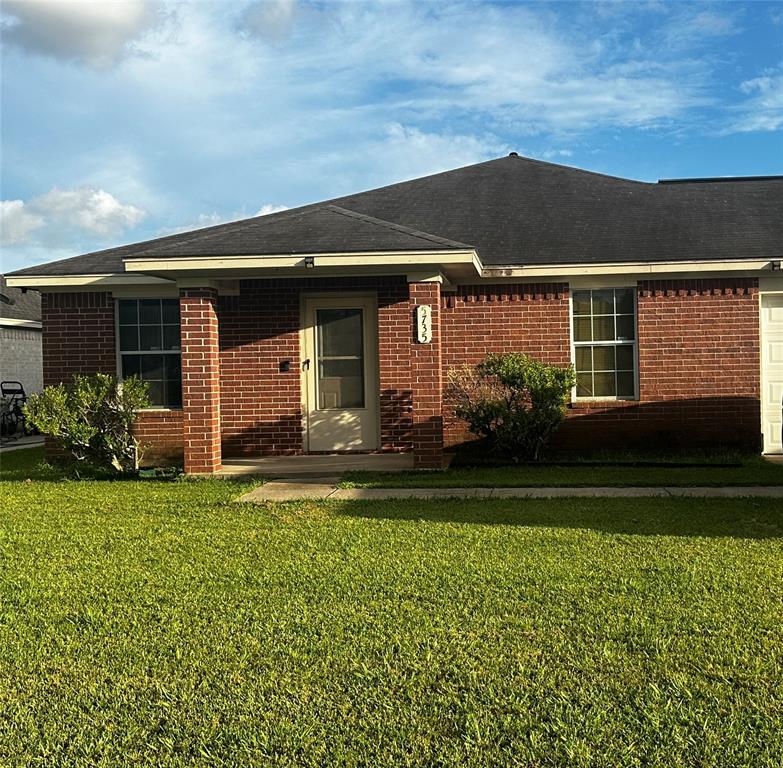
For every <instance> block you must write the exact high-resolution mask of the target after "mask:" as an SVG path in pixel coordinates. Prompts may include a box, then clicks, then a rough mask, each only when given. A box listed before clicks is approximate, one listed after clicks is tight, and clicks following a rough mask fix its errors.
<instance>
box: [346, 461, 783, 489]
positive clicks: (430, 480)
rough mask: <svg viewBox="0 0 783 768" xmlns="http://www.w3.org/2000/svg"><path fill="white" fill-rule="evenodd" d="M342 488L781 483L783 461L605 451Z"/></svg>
mask: <svg viewBox="0 0 783 768" xmlns="http://www.w3.org/2000/svg"><path fill="white" fill-rule="evenodd" d="M340 485H341V486H342V487H344V488H516V487H524V486H530V487H550V486H667V485H669V486H720V485H724V486H731V485H736V486H748V485H783V465H782V464H773V463H772V462H770V461H767V460H766V459H764V458H763V457H761V456H755V455H753V456H748V455H729V456H723V455H722V456H696V457H687V456H685V457H683V456H673V457H668V458H667V457H662V458H652V459H651V458H650V457H641V458H640V457H636V458H633V457H622V458H617V457H606V458H598V459H596V458H593V457H589V458H587V459H585V460H582V461H579V460H568V461H562V460H561V461H558V460H556V459H555V460H551V461H548V462H545V463H541V464H518V465H515V466H494V465H484V466H452V467H451V468H449V469H447V470H444V471H442V472H432V471H429V472H426V471H419V472H417V471H410V472H399V473H385V472H358V471H357V472H349V473H347V474H346V475H345V476H344V477H343V479H342V481H341V483H340Z"/></svg>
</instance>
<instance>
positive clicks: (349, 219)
mask: <svg viewBox="0 0 783 768" xmlns="http://www.w3.org/2000/svg"><path fill="white" fill-rule="evenodd" d="M715 181H717V180H694V181H684V182H682V183H677V184H672V183H660V184H650V183H644V182H638V181H630V180H626V179H619V178H615V177H612V176H605V175H602V174H598V173H592V172H590V171H583V170H579V169H576V168H570V167H567V166H562V165H554V164H552V163H545V162H541V161H538V160H530V159H527V158H523V157H518V156H516V155H513V156H509V157H504V158H500V159H498V160H491V161H489V162H485V163H479V164H477V165H470V166H467V167H465V168H459V169H457V170H454V171H447V172H445V173H439V174H435V175H433V176H426V177H424V178H421V179H414V180H413V181H406V182H402V183H399V184H393V185H391V186H388V187H382V188H380V189H374V190H370V191H369V192H362V193H358V194H355V195H348V196H346V197H341V198H337V199H335V200H331V201H327V202H326V203H320V204H314V205H309V206H304V207H302V208H297V209H294V210H290V211H283V212H281V213H276V214H272V215H269V216H262V217H257V218H253V219H246V220H243V221H238V222H232V223H230V224H222V225H219V226H217V227H210V228H208V229H203V230H196V231H194V232H186V233H182V234H178V235H172V236H169V237H166V238H160V239H158V240H152V241H147V242H145V243H137V244H133V245H128V246H123V247H121V248H113V249H109V250H105V251H98V252H95V253H91V254H86V255H84V256H78V257H75V258H73V259H66V260H64V261H60V262H52V263H50V264H46V265H42V266H39V267H31V268H29V269H26V270H21V271H20V272H17V273H15V274H39V275H46V274H49V275H52V274H88V273H95V272H116V271H122V259H123V258H129V257H140V256H144V257H160V258H166V257H174V256H223V255H246V254H258V255H261V254H272V253H304V252H310V253H318V252H321V253H328V252H351V251H354V252H356V251H366V250H383V251H398V250H432V249H436V250H444V249H449V248H461V247H465V244H468V245H469V246H471V247H474V248H476V250H477V252H478V254H479V257H480V258H481V260H482V262H483V263H484V265H485V266H493V265H512V264H531V265H534V264H552V263H558V264H579V263H583V264H591V263H600V262H629V261H641V262H656V261H677V260H681V261H689V260H713V259H714V260H720V259H737V258H748V259H750V258H754V259H765V258H780V257H781V255H783V216H781V213H780V212H781V210H783V177H763V178H751V179H742V180H726V179H721V180H720V182H721V183H715Z"/></svg>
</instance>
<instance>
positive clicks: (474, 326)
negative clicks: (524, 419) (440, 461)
mask: <svg viewBox="0 0 783 768" xmlns="http://www.w3.org/2000/svg"><path fill="white" fill-rule="evenodd" d="M569 311H570V310H569V301H568V285H567V284H565V283H537V284H533V283H528V284H519V283H514V284H511V283H507V284H504V285H465V286H460V287H459V288H458V290H457V292H456V293H452V294H446V295H444V299H443V320H442V329H443V330H442V334H443V370H444V382H445V379H446V377H447V374H448V370H449V369H450V368H454V367H459V366H461V365H464V364H468V365H475V364H476V363H478V362H480V361H481V360H483V359H484V357H485V356H486V355H487V354H488V353H489V352H497V353H504V352H525V353H527V354H529V355H531V356H532V357H535V358H536V359H539V360H544V361H545V362H547V363H552V364H555V365H567V364H568V363H569V362H570V360H571V347H570V344H571V342H570V316H569ZM445 430H446V442H447V444H448V445H454V444H456V443H459V442H462V441H463V440H466V439H467V440H469V439H471V437H470V435H469V433H468V432H467V430H466V429H465V424H464V422H462V421H459V420H457V419H455V418H454V417H453V415H452V414H451V412H450V411H449V410H448V408H447V409H446V412H445Z"/></svg>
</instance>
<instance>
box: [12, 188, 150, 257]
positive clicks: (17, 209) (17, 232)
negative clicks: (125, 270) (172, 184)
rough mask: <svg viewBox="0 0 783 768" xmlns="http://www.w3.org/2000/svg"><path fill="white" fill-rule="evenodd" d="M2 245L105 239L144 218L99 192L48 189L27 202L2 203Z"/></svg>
mask: <svg viewBox="0 0 783 768" xmlns="http://www.w3.org/2000/svg"><path fill="white" fill-rule="evenodd" d="M0 211H1V212H2V217H3V226H2V229H3V242H4V243H5V244H9V245H10V244H24V243H30V242H39V243H52V244H57V245H59V246H62V245H63V244H64V243H69V242H79V241H80V240H81V239H83V238H84V237H91V238H95V237H99V238H108V237H113V236H116V235H119V234H120V233H122V232H123V231H125V230H126V229H132V228H133V227H135V226H136V225H138V224H139V223H140V222H141V221H142V219H144V217H145V216H146V213H145V211H143V210H142V209H140V208H137V207H136V206H134V205H129V204H127V203H121V202H120V201H119V200H118V199H117V198H116V197H114V195H112V194H110V193H109V192H106V191H105V190H103V189H95V188H91V187H81V188H78V189H58V188H56V187H55V188H54V189H51V190H50V191H49V192H47V193H46V194H43V195H40V196H38V197H34V198H32V199H31V200H29V201H28V202H24V201H22V200H4V201H2V204H1V207H0Z"/></svg>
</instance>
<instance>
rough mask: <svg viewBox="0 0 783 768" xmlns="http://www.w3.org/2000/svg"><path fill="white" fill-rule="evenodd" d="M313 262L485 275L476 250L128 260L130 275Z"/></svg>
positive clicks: (281, 266) (313, 271) (289, 266)
mask: <svg viewBox="0 0 783 768" xmlns="http://www.w3.org/2000/svg"><path fill="white" fill-rule="evenodd" d="M309 259H313V262H314V266H313V267H312V269H310V270H308V274H311V275H313V276H314V277H315V276H318V270H319V267H327V268H328V267H353V268H356V269H357V271H360V270H361V268H362V267H365V266H369V267H400V268H403V269H405V268H406V267H410V266H417V267H421V266H422V265H425V264H433V265H439V266H446V267H447V266H450V265H460V264H469V265H472V266H473V267H474V269H475V270H476V273H477V274H480V273H481V268H482V265H481V261H480V260H479V258H478V254H477V253H476V252H475V251H474V250H464V251H450V250H449V251H405V252H399V251H396V252H380V251H368V252H366V253H297V254H279V255H271V256H252V255H251V256H183V257H175V258H170V259H155V258H144V259H139V258H135V259H125V261H124V264H125V270H126V272H188V271H191V270H198V271H205V270H207V271H212V270H215V271H221V272H225V271H226V270H232V269H245V270H246V269H260V270H264V269H302V268H304V267H305V260H309Z"/></svg>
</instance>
